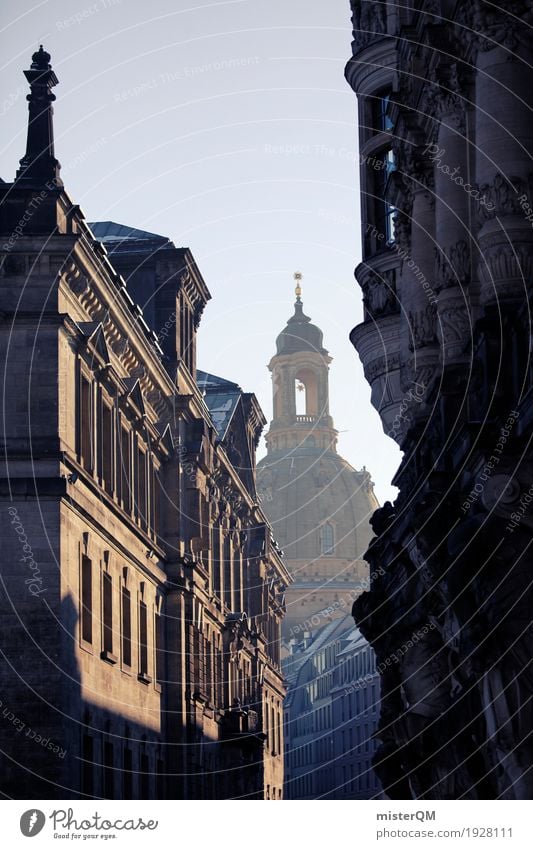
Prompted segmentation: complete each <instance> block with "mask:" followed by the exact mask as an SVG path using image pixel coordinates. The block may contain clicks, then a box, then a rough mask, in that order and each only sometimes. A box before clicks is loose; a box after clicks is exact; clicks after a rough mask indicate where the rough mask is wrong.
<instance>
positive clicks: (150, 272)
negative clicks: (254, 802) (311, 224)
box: [0, 47, 290, 799]
mask: <svg viewBox="0 0 533 849" xmlns="http://www.w3.org/2000/svg"><path fill="white" fill-rule="evenodd" d="M25 73H26V77H27V79H28V81H29V83H30V95H29V98H28V100H29V113H30V114H29V125H28V142H27V150H26V154H25V156H24V158H23V159H22V160H21V167H20V169H19V171H18V172H17V176H16V178H15V180H14V181H13V182H12V183H1V184H0V233H1V235H0V248H1V258H0V350H1V354H2V357H1V360H2V363H3V364H4V371H3V382H4V393H3V400H2V417H1V419H2V432H1V457H2V466H1V471H0V499H1V506H0V521H1V524H2V551H1V554H0V564H1V583H0V591H1V604H0V623H1V631H2V646H1V651H0V684H1V686H0V692H1V695H0V699H1V704H0V708H1V715H0V736H1V745H0V748H1V752H2V754H1V756H0V757H1V764H2V769H1V771H0V776H1V777H0V789H1V792H2V794H3V795H5V796H8V797H14V798H48V799H49V798H85V797H89V798H90V797H96V798H101V797H105V798H135V799H136V798H141V799H143V798H170V799H174V798H192V799H197V798H234V797H239V798H241V797H242V798H253V799H265V798H272V799H274V798H275V799H281V798H282V792H283V755H282V753H283V724H282V703H283V698H284V694H285V691H284V685H283V677H282V673H281V666H280V638H281V620H282V617H283V614H284V600H283V590H284V588H285V586H286V585H287V584H288V583H289V582H290V577H289V575H288V572H287V570H286V568H285V566H284V564H283V561H282V558H281V555H280V553H279V550H278V549H277V548H276V547H275V546H274V545H273V543H272V532H271V529H270V526H269V524H268V522H267V519H266V516H265V514H264V512H263V510H262V508H261V506H260V503H259V499H258V495H257V492H256V484H255V449H256V446H257V442H258V439H259V435H260V433H261V430H262V428H263V426H264V424H265V419H264V417H263V414H262V412H261V409H260V407H259V405H258V402H257V399H256V398H255V396H254V395H253V394H251V393H245V392H243V391H242V390H241V389H240V387H239V386H237V385H236V384H235V383H231V382H228V381H226V380H224V379H222V378H217V377H214V376H211V375H206V374H204V373H202V372H200V371H198V372H197V370H196V334H197V331H198V326H199V323H200V318H201V315H202V311H203V309H204V307H205V304H206V303H207V301H208V300H209V298H210V294H209V291H208V289H207V286H206V284H205V282H204V280H203V278H202V276H201V273H200V271H199V269H198V267H197V265H196V263H195V261H194V258H193V256H192V254H191V252H190V250H189V249H188V248H176V247H175V246H174V244H173V243H172V242H171V241H170V240H169V239H167V238H165V237H161V236H158V235H156V234H153V233H146V232H144V231H140V230H135V229H134V228H131V227H126V226H123V225H120V224H116V223H114V222H105V223H97V224H93V225H92V226H91V225H88V224H87V223H86V221H85V219H84V217H83V214H82V212H81V210H80V208H79V207H78V206H76V205H75V204H74V203H73V202H72V200H71V199H70V197H69V196H68V194H67V192H66V190H65V189H64V187H63V184H62V182H61V179H60V177H59V173H60V169H59V163H58V162H57V160H56V159H55V155H54V144H53V131H52V101H53V100H54V95H53V94H52V87H53V86H54V85H55V84H56V83H57V79H56V77H55V75H54V72H53V71H52V69H51V66H50V56H49V55H48V54H47V53H46V52H45V51H44V50H43V48H42V47H41V49H40V50H39V51H38V52H37V53H35V54H34V56H33V62H32V66H31V68H30V70H29V71H26V72H25ZM221 404H222V406H224V410H225V413H224V416H221V414H220V407H221Z"/></svg>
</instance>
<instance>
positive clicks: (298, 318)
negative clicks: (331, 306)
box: [276, 295, 327, 354]
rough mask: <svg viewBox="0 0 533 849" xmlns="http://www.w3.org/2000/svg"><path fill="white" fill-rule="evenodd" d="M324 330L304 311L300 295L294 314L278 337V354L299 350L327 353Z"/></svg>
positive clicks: (297, 298) (292, 352)
mask: <svg viewBox="0 0 533 849" xmlns="http://www.w3.org/2000/svg"><path fill="white" fill-rule="evenodd" d="M322 340H323V335H322V331H321V330H320V328H319V327H317V326H316V325H315V324H311V319H310V318H309V316H307V315H305V313H304V311H303V303H302V300H301V298H300V296H299V295H297V297H296V303H295V304H294V315H293V316H291V317H290V318H289V320H288V322H287V326H286V327H285V328H284V329H283V330H282V331H281V333H280V334H279V336H278V338H277V339H276V353H277V354H296V353H297V352H298V351H312V352H313V353H315V354H327V351H326V350H325V349H324V346H323V341H322Z"/></svg>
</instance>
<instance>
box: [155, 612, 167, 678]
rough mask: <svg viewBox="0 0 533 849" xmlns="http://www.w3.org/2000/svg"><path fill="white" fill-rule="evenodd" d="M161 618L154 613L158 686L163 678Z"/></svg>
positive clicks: (163, 659) (163, 661)
mask: <svg viewBox="0 0 533 849" xmlns="http://www.w3.org/2000/svg"><path fill="white" fill-rule="evenodd" d="M163 637H164V635H163V617H162V616H161V615H160V614H159V613H156V615H155V680H156V683H157V684H159V685H160V686H161V685H162V684H163V681H164V678H165V655H164V652H163V646H164V639H163Z"/></svg>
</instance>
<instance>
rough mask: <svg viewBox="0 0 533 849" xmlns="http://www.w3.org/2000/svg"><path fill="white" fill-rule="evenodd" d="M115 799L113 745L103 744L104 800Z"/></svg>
mask: <svg viewBox="0 0 533 849" xmlns="http://www.w3.org/2000/svg"><path fill="white" fill-rule="evenodd" d="M114 798H115V770H114V769H113V743H109V742H107V741H106V742H105V743H104V799H114Z"/></svg>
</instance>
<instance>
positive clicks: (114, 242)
mask: <svg viewBox="0 0 533 849" xmlns="http://www.w3.org/2000/svg"><path fill="white" fill-rule="evenodd" d="M89 227H90V228H91V230H92V232H93V234H94V236H95V237H96V238H97V239H98V241H99V242H102V243H103V244H104V245H105V246H106V247H107V248H108V249H109V251H110V252H111V253H112V252H113V251H118V250H124V251H131V250H132V249H134V247H135V244H136V243H140V244H139V248H138V249H139V250H143V251H145V250H146V248H147V247H149V246H152V247H157V248H162V247H168V248H173V247H174V244H173V242H172V241H171V240H170V239H169V238H168V236H160V235H159V234H158V233H150V232H149V231H148V230H138V229H137V228H136V227H128V226H127V225H126V224H117V222H116V221H93V222H91V223H89Z"/></svg>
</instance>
